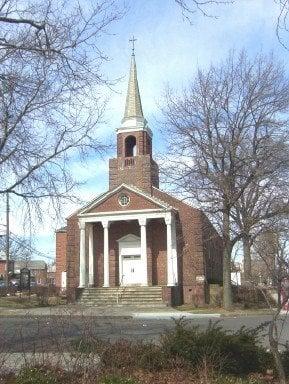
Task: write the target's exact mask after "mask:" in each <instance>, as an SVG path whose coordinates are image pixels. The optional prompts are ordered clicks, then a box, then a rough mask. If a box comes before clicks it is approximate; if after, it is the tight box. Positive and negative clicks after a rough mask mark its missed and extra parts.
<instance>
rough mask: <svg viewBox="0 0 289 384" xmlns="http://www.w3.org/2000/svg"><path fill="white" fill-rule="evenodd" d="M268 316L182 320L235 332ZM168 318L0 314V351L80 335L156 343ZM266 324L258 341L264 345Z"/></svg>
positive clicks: (46, 345) (57, 344)
mask: <svg viewBox="0 0 289 384" xmlns="http://www.w3.org/2000/svg"><path fill="white" fill-rule="evenodd" d="M270 319H271V317H270V316H267V315H263V316H246V317H242V316H239V317H222V318H220V319H216V318H212V319H210V318H196V319H190V320H186V322H187V323H188V325H194V326H196V325H197V326H199V327H200V328H201V329H205V328H206V327H207V326H208V324H209V322H210V321H212V322H216V321H218V324H219V325H221V326H223V327H224V328H225V329H227V330H232V331H237V330H238V329H240V327H242V326H246V327H250V328H255V327H257V326H259V325H261V324H262V323H265V322H267V321H270ZM283 320H284V321H281V322H280V323H279V332H280V333H281V337H280V340H281V342H283V343H284V342H286V341H289V321H288V318H285V317H284V318H283ZM174 325H175V321H174V320H172V319H162V320H161V319H135V318H130V317H81V316H78V317H71V316H48V317H45V316H39V317H30V316H24V317H20V316H18V317H13V316H11V317H8V316H7V317H0V337H1V343H0V352H33V351H56V350H62V351H65V350H68V349H69V348H71V341H72V340H74V339H77V338H80V337H85V338H86V339H89V340H92V339H93V338H95V339H96V338H100V339H110V340H111V341H116V340H119V339H129V340H143V341H154V342H157V341H158V339H159V337H160V335H161V334H162V333H163V332H165V331H166V330H169V329H172V328H173V327H174ZM266 331H267V327H265V328H264V330H263V331H262V334H263V335H264V336H263V337H262V339H261V342H262V343H264V344H265V345H266V346H268V340H267V336H266Z"/></svg>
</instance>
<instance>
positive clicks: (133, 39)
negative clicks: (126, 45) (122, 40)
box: [129, 36, 137, 55]
mask: <svg viewBox="0 0 289 384" xmlns="http://www.w3.org/2000/svg"><path fill="white" fill-rule="evenodd" d="M129 41H130V42H131V43H132V54H133V55H134V42H135V41H137V39H135V37H134V36H132V38H131V39H129Z"/></svg>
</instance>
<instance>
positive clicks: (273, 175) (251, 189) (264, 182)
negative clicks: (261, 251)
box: [232, 136, 289, 283]
mask: <svg viewBox="0 0 289 384" xmlns="http://www.w3.org/2000/svg"><path fill="white" fill-rule="evenodd" d="M281 137H282V136H281ZM268 144H269V145H270V152H271V154H273V153H274V159H275V160H274V161H272V156H271V157H268V159H264V161H263V164H262V167H263V169H264V170H265V169H266V172H262V174H260V175H259V178H258V177H257V176H256V177H255V178H254V181H253V182H252V183H250V185H249V186H248V187H247V188H246V190H245V191H244V193H243V194H242V196H241V197H240V199H238V201H236V204H235V206H234V209H233V211H232V217H233V220H234V222H235V224H236V225H237V227H238V231H239V233H242V234H243V235H242V242H243V254H244V280H245V281H246V282H248V283H250V282H251V247H252V245H253V244H254V241H255V239H256V238H258V236H260V234H262V233H265V234H266V233H268V230H270V229H271V228H272V227H275V226H276V225H277V224H278V223H279V222H280V220H281V219H282V218H284V217H286V216H288V213H289V208H288V207H289V198H288V196H289V183H288V177H289V148H288V145H287V143H286V142H280V141H278V140H275V139H274V140H272V141H271V143H270V142H269V141H268ZM267 160H268V161H267Z"/></svg>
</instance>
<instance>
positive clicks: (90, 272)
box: [88, 223, 94, 287]
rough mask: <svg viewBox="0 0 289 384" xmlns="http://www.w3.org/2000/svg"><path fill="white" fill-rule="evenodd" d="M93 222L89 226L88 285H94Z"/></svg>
mask: <svg viewBox="0 0 289 384" xmlns="http://www.w3.org/2000/svg"><path fill="white" fill-rule="evenodd" d="M93 253H94V252H93V223H91V224H90V225H89V228H88V285H89V286H90V287H93V286H94V254H93Z"/></svg>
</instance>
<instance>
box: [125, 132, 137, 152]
mask: <svg viewBox="0 0 289 384" xmlns="http://www.w3.org/2000/svg"><path fill="white" fill-rule="evenodd" d="M136 155H137V145H136V138H135V137H134V136H132V135H131V136H128V137H126V139H125V157H133V156H136Z"/></svg>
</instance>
